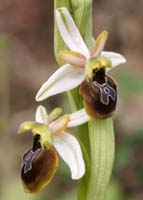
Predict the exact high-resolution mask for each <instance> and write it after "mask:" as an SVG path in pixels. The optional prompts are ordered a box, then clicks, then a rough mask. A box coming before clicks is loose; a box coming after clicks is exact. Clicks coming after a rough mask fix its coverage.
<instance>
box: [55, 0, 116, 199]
mask: <svg viewBox="0 0 143 200" xmlns="http://www.w3.org/2000/svg"><path fill="white" fill-rule="evenodd" d="M63 6H64V7H67V9H68V10H69V11H70V12H71V14H72V15H73V17H74V20H75V23H76V25H77V26H78V28H79V30H80V33H81V35H82V37H83V39H84V40H85V42H86V44H87V46H88V47H89V48H91V46H92V19H91V18H92V15H91V11H92V1H91V0H80V1H77V0H71V1H70V0H60V1H59V0H55V9H56V8H60V7H63ZM54 47H55V56H56V58H57V61H58V63H60V62H59V60H58V57H57V54H58V52H59V51H60V50H65V49H67V47H66V46H65V43H64V42H63V40H62V38H61V36H60V34H59V32H58V30H57V26H56V24H55V44H54ZM60 64H61V63H60ZM70 97H71V102H72V105H73V107H74V109H79V108H81V107H82V106H83V104H82V102H83V99H82V97H81V96H80V95H79V89H74V90H73V91H72V93H71V94H70ZM88 133H89V138H88ZM79 134H80V138H81V140H82V142H83V144H84V146H85V149H86V151H87V152H88V154H89V155H88V156H89V158H90V160H91V161H90V162H89V159H87V160H88V162H87V163H86V166H87V168H86V170H87V172H86V175H85V177H84V178H82V179H81V180H80V181H79V188H78V200H103V199H104V198H105V193H106V190H107V186H108V182H109V178H110V175H111V171H112V165H113V159H114V132H113V124H112V119H111V118H108V119H96V118H92V119H91V121H90V122H89V124H88V127H87V125H82V126H81V127H80V128H79ZM88 140H89V142H88ZM86 151H85V152H86ZM83 153H84V152H83ZM85 154H86V153H85ZM88 166H89V167H90V170H89V169H88Z"/></svg>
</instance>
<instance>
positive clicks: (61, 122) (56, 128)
mask: <svg viewBox="0 0 143 200" xmlns="http://www.w3.org/2000/svg"><path fill="white" fill-rule="evenodd" d="M69 121H70V116H69V115H64V116H62V117H60V118H59V119H57V120H56V121H54V123H52V124H51V126H50V130H51V132H52V134H54V135H60V134H61V133H62V132H63V131H65V130H66V128H67V124H68V123H69Z"/></svg>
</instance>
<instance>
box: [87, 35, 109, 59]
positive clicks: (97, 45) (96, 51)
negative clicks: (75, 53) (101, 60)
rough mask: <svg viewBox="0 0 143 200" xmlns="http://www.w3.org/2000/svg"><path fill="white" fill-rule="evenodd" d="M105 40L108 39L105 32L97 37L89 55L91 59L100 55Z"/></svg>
mask: <svg viewBox="0 0 143 200" xmlns="http://www.w3.org/2000/svg"><path fill="white" fill-rule="evenodd" d="M107 38H108V32H107V31H103V32H102V33H100V35H99V36H98V37H97V39H96V42H95V45H94V47H93V49H92V51H91V53H90V55H91V57H92V58H94V57H96V56H98V55H100V53H101V52H102V51H103V49H104V46H105V43H106V41H107Z"/></svg>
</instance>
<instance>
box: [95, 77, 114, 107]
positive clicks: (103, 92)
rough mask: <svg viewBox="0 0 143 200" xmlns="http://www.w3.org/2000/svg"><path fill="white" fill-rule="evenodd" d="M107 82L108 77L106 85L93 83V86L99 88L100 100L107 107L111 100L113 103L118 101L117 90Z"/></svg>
mask: <svg viewBox="0 0 143 200" xmlns="http://www.w3.org/2000/svg"><path fill="white" fill-rule="evenodd" d="M107 82H108V80H107V77H105V83H103V84H100V83H97V82H96V81H94V82H93V84H94V85H95V86H96V87H98V88H99V90H100V100H101V102H102V103H103V104H105V105H108V104H109V98H111V99H112V100H113V101H115V100H116V90H115V89H114V88H112V87H111V86H110V85H109V84H108V83H107Z"/></svg>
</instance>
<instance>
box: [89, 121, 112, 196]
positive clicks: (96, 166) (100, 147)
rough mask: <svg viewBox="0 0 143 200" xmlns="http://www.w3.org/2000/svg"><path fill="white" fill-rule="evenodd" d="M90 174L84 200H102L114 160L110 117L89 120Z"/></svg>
mask: <svg viewBox="0 0 143 200" xmlns="http://www.w3.org/2000/svg"><path fill="white" fill-rule="evenodd" d="M89 140H90V147H91V148H90V150H91V174H90V181H89V186H88V191H87V197H86V200H89V199H90V200H104V199H105V195H106V190H107V186H108V183H109V179H110V176H111V172H112V166H113V161H114V143H115V142H114V130H113V122H112V118H108V119H92V120H91V121H90V122H89Z"/></svg>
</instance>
